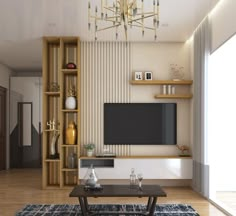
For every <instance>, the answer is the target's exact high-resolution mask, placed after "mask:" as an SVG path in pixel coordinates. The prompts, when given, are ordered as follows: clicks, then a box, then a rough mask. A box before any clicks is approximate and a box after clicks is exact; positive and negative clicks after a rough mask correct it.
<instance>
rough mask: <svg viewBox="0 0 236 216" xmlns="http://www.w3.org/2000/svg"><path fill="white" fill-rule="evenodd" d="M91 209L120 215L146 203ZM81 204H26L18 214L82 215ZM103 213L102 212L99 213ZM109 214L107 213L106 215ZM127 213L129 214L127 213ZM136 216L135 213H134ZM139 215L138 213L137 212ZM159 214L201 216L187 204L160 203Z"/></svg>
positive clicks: (156, 213)
mask: <svg viewBox="0 0 236 216" xmlns="http://www.w3.org/2000/svg"><path fill="white" fill-rule="evenodd" d="M89 208H90V210H91V211H93V210H94V211H114V212H118V214H116V215H119V216H122V215H124V213H125V212H127V211H129V212H130V211H135V212H140V213H141V212H142V211H144V210H145V208H146V205H135V204H133V205H118V204H106V205H89ZM80 215H82V214H81V211H80V206H79V205H33V204H32V205H26V206H25V207H24V208H23V209H22V210H21V211H20V212H18V213H17V214H16V216H80ZM97 215H102V214H97ZM107 215H109V214H106V216H107ZM126 215H127V214H126ZM132 215H133V216H134V214H132ZM136 215H138V214H136ZM154 215H157V216H199V214H198V213H197V212H196V211H195V210H194V209H193V208H192V207H191V206H190V205H186V204H158V205H156V209H155V214H154Z"/></svg>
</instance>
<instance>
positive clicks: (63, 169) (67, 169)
mask: <svg viewBox="0 0 236 216" xmlns="http://www.w3.org/2000/svg"><path fill="white" fill-rule="evenodd" d="M61 171H63V172H75V171H76V172H77V168H74V169H69V168H62V169H61Z"/></svg>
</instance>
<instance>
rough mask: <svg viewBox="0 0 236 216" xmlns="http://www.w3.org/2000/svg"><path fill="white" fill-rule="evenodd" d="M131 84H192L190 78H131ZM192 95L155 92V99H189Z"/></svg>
mask: <svg viewBox="0 0 236 216" xmlns="http://www.w3.org/2000/svg"><path fill="white" fill-rule="evenodd" d="M130 84H132V85H172V86H175V85H177V86H190V85H192V84H193V81H192V80H131V81H130ZM192 97H193V95H192V94H191V93H189V94H182V93H181V94H179V93H176V94H156V95H154V98H156V99H191V98H192Z"/></svg>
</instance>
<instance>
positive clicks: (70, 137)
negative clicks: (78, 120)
mask: <svg viewBox="0 0 236 216" xmlns="http://www.w3.org/2000/svg"><path fill="white" fill-rule="evenodd" d="M76 137H77V130H76V127H75V123H74V122H72V121H71V122H70V123H69V125H68V128H67V129H66V144H70V145H74V144H76Z"/></svg>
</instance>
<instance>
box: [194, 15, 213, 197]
mask: <svg viewBox="0 0 236 216" xmlns="http://www.w3.org/2000/svg"><path fill="white" fill-rule="evenodd" d="M210 41H211V38H210V22H209V18H208V17H207V18H205V20H204V21H203V22H202V23H201V24H200V25H199V27H198V28H197V29H196V31H195V33H194V101H193V115H194V116H193V188H194V190H196V191H198V192H199V193H201V194H202V195H204V196H205V197H209V166H208V164H207V144H206V141H205V136H206V133H205V128H206V124H205V111H206V108H205V105H206V103H205V101H206V94H205V91H206V85H205V84H206V79H207V70H208V57H209V54H210Z"/></svg>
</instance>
